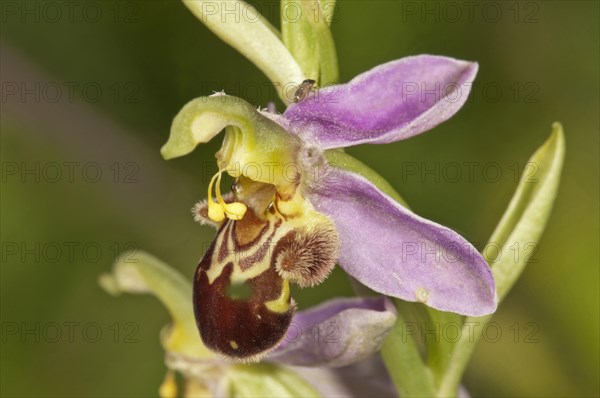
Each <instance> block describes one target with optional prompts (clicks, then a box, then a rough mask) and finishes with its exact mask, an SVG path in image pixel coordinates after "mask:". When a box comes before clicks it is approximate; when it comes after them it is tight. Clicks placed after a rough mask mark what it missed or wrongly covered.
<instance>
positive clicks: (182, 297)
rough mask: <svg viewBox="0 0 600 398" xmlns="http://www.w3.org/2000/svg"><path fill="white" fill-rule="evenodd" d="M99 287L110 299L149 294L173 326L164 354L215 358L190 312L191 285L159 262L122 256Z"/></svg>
mask: <svg viewBox="0 0 600 398" xmlns="http://www.w3.org/2000/svg"><path fill="white" fill-rule="evenodd" d="M99 283H100V286H102V287H103V288H104V289H105V290H106V291H107V292H109V293H110V294H113V295H117V294H120V293H123V292H125V293H136V294H140V293H150V294H153V295H154V296H156V297H157V298H158V299H159V300H160V301H161V302H162V303H163V304H164V305H165V307H167V310H169V313H170V314H171V317H172V319H173V325H172V327H171V328H170V330H168V331H167V332H168V333H166V334H165V335H163V337H164V338H163V345H164V346H165V349H166V350H167V351H173V352H177V353H180V354H183V355H186V356H188V357H195V358H209V357H213V356H214V355H213V354H212V353H211V352H210V351H209V350H208V349H207V348H206V347H205V346H204V345H203V344H202V341H201V340H200V335H199V333H198V329H197V328H196V321H195V319H194V310H193V308H192V284H191V282H190V281H188V280H186V279H185V278H184V277H183V276H182V275H181V274H179V273H178V272H177V271H175V270H174V269H173V268H171V267H170V266H168V265H167V264H165V263H163V262H162V261H160V260H159V259H158V258H156V257H154V256H152V255H150V254H148V253H146V252H137V253H135V254H133V255H132V254H127V255H122V256H121V257H119V258H118V259H117V261H116V262H115V264H114V267H113V272H112V273H111V274H104V275H101V276H100V279H99Z"/></svg>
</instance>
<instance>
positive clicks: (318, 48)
mask: <svg viewBox="0 0 600 398" xmlns="http://www.w3.org/2000/svg"><path fill="white" fill-rule="evenodd" d="M324 6H327V7H328V8H331V11H329V10H328V11H329V14H327V13H326V12H325V11H324V8H323V7H324ZM332 15H333V7H332V6H331V4H329V3H327V4H323V3H322V2H319V1H317V0H282V2H281V33H282V39H283V42H284V44H285V45H286V46H287V48H289V50H290V52H291V53H292V55H293V56H294V58H295V59H296V60H297V61H298V63H299V64H300V67H301V68H302V70H303V71H304V75H305V76H306V77H307V78H309V79H313V80H316V81H317V82H318V83H319V85H321V86H325V85H328V84H332V83H335V82H337V80H338V64H337V55H336V51H335V44H334V42H333V37H332V36H331V30H330V29H329V23H328V19H329V21H330V20H331V16H332Z"/></svg>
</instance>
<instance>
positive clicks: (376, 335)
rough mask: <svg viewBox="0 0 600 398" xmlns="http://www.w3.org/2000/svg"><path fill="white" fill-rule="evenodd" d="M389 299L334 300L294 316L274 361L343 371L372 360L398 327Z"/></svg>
mask: <svg viewBox="0 0 600 398" xmlns="http://www.w3.org/2000/svg"><path fill="white" fill-rule="evenodd" d="M395 321H396V309H395V308H394V305H393V304H392V303H391V301H390V300H389V299H388V298H386V297H369V298H366V297H356V298H346V299H334V300H330V301H327V302H326V303H324V304H321V305H319V306H317V307H314V308H311V309H309V310H306V311H301V312H299V313H297V314H296V315H295V316H294V319H293V320H292V324H291V325H290V328H289V330H288V333H287V335H286V337H285V338H284V341H283V343H282V344H281V345H280V346H279V347H278V348H277V349H276V350H275V351H274V352H273V353H271V354H270V355H269V357H268V359H269V360H270V361H274V362H279V363H284V364H288V365H294V366H328V367H340V366H346V365H350V364H352V363H355V362H358V361H360V360H362V359H365V358H366V357H368V356H370V355H371V354H373V353H374V352H376V351H377V350H379V348H381V344H382V343H383V339H384V338H385V336H386V335H387V333H388V332H389V331H390V329H391V328H392V327H393V326H394V323H395Z"/></svg>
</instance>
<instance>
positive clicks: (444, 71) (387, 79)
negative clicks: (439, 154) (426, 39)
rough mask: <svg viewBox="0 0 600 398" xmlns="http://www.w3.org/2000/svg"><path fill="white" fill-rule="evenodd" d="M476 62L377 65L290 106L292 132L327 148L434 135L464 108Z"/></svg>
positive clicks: (420, 60)
mask: <svg viewBox="0 0 600 398" xmlns="http://www.w3.org/2000/svg"><path fill="white" fill-rule="evenodd" d="M477 68H478V65H477V63H474V62H467V61H460V60H456V59H453V58H447V57H440V56H434V55H418V56H414V57H406V58H402V59H399V60H396V61H392V62H388V63H386V64H383V65H379V66H377V67H375V68H373V69H371V70H370V71H368V72H365V73H363V74H361V75H358V76H357V77H355V78H354V79H353V80H352V81H350V82H349V83H347V84H340V85H336V86H330V87H325V88H322V89H320V90H318V91H317V92H316V93H315V94H314V95H312V96H310V97H308V98H306V99H305V100H303V101H300V102H299V103H297V104H292V105H290V107H289V108H288V109H287V110H286V111H285V113H284V116H285V118H286V119H288V121H289V123H290V128H291V130H292V131H293V132H295V133H296V134H298V135H299V136H301V137H302V138H304V139H305V140H306V141H308V142H312V143H314V144H318V145H320V146H322V147H324V148H338V147H346V146H351V145H358V144H363V143H372V144H383V143H389V142H394V141H399V140H403V139H406V138H409V137H412V136H414V135H417V134H420V133H422V132H424V131H427V130H430V129H432V128H433V127H435V126H437V125H438V124H440V123H442V122H444V121H445V120H447V119H449V118H450V117H451V116H452V115H454V114H455V113H456V112H457V111H458V110H459V109H460V108H461V107H462V106H463V104H464V103H465V101H466V100H467V97H468V95H469V91H470V89H471V83H472V82H473V80H474V79H475V75H476V74H477Z"/></svg>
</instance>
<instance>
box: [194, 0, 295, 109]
mask: <svg viewBox="0 0 600 398" xmlns="http://www.w3.org/2000/svg"><path fill="white" fill-rule="evenodd" d="M183 3H184V4H185V5H186V7H187V8H189V9H190V11H192V13H193V14H194V15H195V16H196V17H197V18H198V19H199V20H200V21H201V22H202V23H203V24H205V25H206V26H207V27H208V28H209V29H210V30H211V31H212V32H213V33H214V34H216V35H217V36H218V37H219V38H221V40H223V41H224V42H225V43H227V44H229V45H230V46H231V47H233V48H235V49H236V50H237V51H239V52H240V53H241V54H242V55H244V56H245V57H246V58H248V59H249V60H250V61H251V62H252V63H254V65H256V66H257V67H258V68H259V69H260V70H261V71H262V72H263V73H264V74H265V75H266V76H267V77H268V78H269V79H270V80H271V82H273V84H275V88H276V89H277V91H278V93H279V96H280V97H281V99H282V100H283V101H284V102H285V103H286V104H287V103H290V102H291V100H292V98H291V96H290V95H289V93H290V91H291V89H290V88H291V87H295V86H297V85H298V84H300V83H301V82H302V81H303V80H304V79H305V75H304V73H303V72H302V69H301V68H300V66H299V65H298V63H297V62H296V60H295V59H294V57H293V56H292V54H290V52H289V50H288V49H287V48H286V46H285V45H284V44H283V43H282V42H281V40H280V39H279V33H278V32H277V30H276V29H275V28H274V27H273V26H272V25H271V24H270V23H269V22H268V21H267V20H266V19H265V17H264V16H262V15H261V14H260V13H259V12H258V11H257V10H256V9H255V8H254V7H252V6H251V5H250V4H248V3H246V2H244V1H240V0H228V1H222V2H215V1H210V0H183ZM232 10H233V11H232ZM198 50H201V49H192V51H198ZM207 60H210V56H208V54H207Z"/></svg>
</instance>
